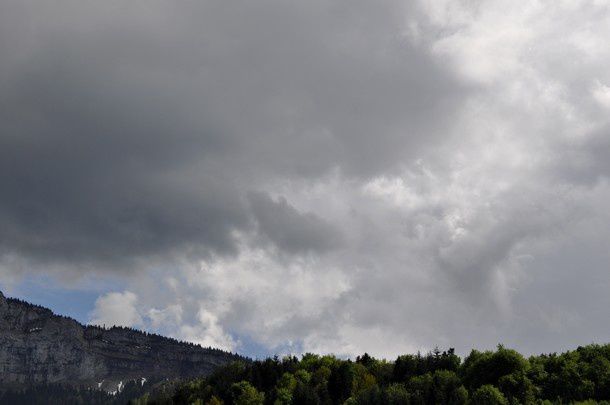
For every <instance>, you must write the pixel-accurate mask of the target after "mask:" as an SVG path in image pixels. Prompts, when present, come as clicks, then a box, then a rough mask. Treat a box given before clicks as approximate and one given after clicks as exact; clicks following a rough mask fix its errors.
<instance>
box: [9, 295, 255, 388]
mask: <svg viewBox="0 0 610 405" xmlns="http://www.w3.org/2000/svg"><path fill="white" fill-rule="evenodd" d="M240 359H241V360H243V359H244V358H242V357H240V356H238V355H235V354H232V353H228V352H224V351H221V350H218V349H212V348H202V347H201V346H198V345H194V344H191V343H185V342H179V341H177V340H175V339H170V338H166V337H162V336H159V335H154V334H148V333H145V332H141V331H137V330H134V329H130V328H122V327H112V328H108V329H107V328H102V327H98V326H85V325H82V324H80V323H78V322H77V321H75V320H74V319H71V318H67V317H64V316H59V315H55V314H54V313H53V312H52V311H51V310H49V309H47V308H44V307H41V306H38V305H33V304H30V303H27V302H25V301H21V300H18V299H14V298H6V297H5V296H4V295H3V294H2V292H0V389H6V388H19V387H27V386H34V385H39V384H51V383H60V384H64V383H65V384H69V385H82V386H88V387H95V388H104V389H107V390H112V387H117V385H118V386H119V390H120V386H121V385H122V384H123V383H122V382H123V381H129V380H141V379H148V380H160V379H167V378H169V379H173V378H186V377H194V376H199V375H207V374H209V373H211V372H212V371H213V370H214V369H216V368H217V367H219V366H221V365H224V364H227V363H230V362H233V361H235V360H240ZM141 381H144V380H141Z"/></svg>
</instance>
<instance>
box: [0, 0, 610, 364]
mask: <svg viewBox="0 0 610 405" xmlns="http://www.w3.org/2000/svg"><path fill="white" fill-rule="evenodd" d="M608 38H610V4H609V3H608V2H606V1H601V0H591V1H578V0H574V1H571V0H561V1H557V0H553V1H551V0H549V1H532V2H515V1H508V0H506V1H501V0H497V1H483V0H480V1H479V0H463V1H452V0H446V1H443V0H434V1H424V0H414V1H393V0H375V1H364V0H337V1H322V0H308V1H284V0H259V1H248V0H237V1H231V2H227V1H226V0H201V1H183V2H173V1H158V0H145V1H144V0H141V1H140V0H136V1H113V0H109V1H82V0H72V1H68V0H58V1H43V0H3V1H1V2H0V287H1V288H2V289H3V290H4V291H5V292H6V293H7V294H9V295H17V296H20V297H22V298H27V299H31V300H33V301H36V300H38V301H39V302H42V303H44V304H46V305H49V306H51V307H52V308H53V309H56V310H63V312H64V313H68V314H69V315H72V316H76V317H77V318H78V319H79V320H82V321H84V322H93V323H99V324H106V325H111V324H120V325H127V326H134V327H137V328H142V329H146V330H150V331H156V332H160V333H164V334H168V335H171V336H174V337H177V338H180V339H186V340H190V341H194V342H198V343H202V344H204V345H212V346H219V347H222V348H225V349H230V350H233V351H238V352H241V353H244V354H246V355H260V354H272V353H280V354H281V353H288V352H293V353H301V352H304V351H316V352H323V353H327V352H333V353H336V354H339V355H355V354H359V353H362V352H364V351H368V352H369V353H372V354H375V355H378V356H386V357H389V358H392V357H394V356H396V355H397V354H398V353H403V352H413V351H417V350H424V351H425V350H429V349H431V348H433V347H434V346H437V345H438V346H439V347H441V348H447V347H455V348H456V349H457V350H458V351H459V352H460V353H464V352H466V351H468V350H469V349H470V348H472V347H477V348H489V347H493V346H494V345H496V344H497V343H501V342H503V343H505V344H506V345H508V346H510V347H514V348H516V349H518V350H521V351H523V352H526V353H536V352H549V351H558V350H564V349H568V348H574V347H576V346H577V345H580V344H587V343H591V342H599V343H603V342H608V341H610V311H609V310H608V308H610V293H609V292H610V249H609V241H610V209H609V208H608V207H609V206H610V184H609V176H610V69H609V68H608V67H609V66H610V46H608Z"/></svg>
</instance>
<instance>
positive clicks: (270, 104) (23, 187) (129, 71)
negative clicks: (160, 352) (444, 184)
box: [0, 0, 464, 268]
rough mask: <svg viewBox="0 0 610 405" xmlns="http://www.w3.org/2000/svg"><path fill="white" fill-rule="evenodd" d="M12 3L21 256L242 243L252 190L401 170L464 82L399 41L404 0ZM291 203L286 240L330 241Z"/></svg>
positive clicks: (116, 255) (136, 252)
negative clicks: (283, 181)
mask: <svg viewBox="0 0 610 405" xmlns="http://www.w3.org/2000/svg"><path fill="white" fill-rule="evenodd" d="M0 8H1V9H0V12H1V13H0V14H1V16H2V17H0V19H1V21H0V25H1V26H2V41H1V42H0V54H1V55H2V58H1V60H2V62H0V66H1V68H2V69H1V71H2V73H0V79H1V81H0V88H1V93H2V95H1V96H0V104H1V105H2V112H1V113H0V131H1V137H0V171H1V174H0V186H1V190H2V199H1V200H0V229H1V231H0V244H1V249H2V251H4V252H6V253H12V254H17V255H19V256H23V257H24V258H30V259H39V260H50V261H59V262H63V263H64V264H66V265H69V264H70V263H72V262H74V263H77V264H78V263H87V262H91V263H95V264H98V265H100V266H101V265H108V266H110V267H116V268H121V267H123V268H125V267H129V265H128V264H121V262H123V261H125V260H126V261H127V263H128V262H129V260H130V259H132V258H133V259H136V258H144V259H146V258H147V257H154V256H161V257H162V256H164V255H166V254H170V253H176V252H178V253H179V252H185V251H189V252H199V254H205V252H217V253H220V254H227V253H230V252H234V251H235V244H234V241H233V239H232V236H231V232H232V231H233V230H245V229H248V228H249V227H250V225H251V220H250V219H248V215H249V213H248V208H247V205H246V204H245V203H244V197H245V196H244V194H243V190H244V189H245V188H246V186H247V187H248V189H254V190H256V189H262V190H264V189H265V187H267V184H268V183H269V181H270V180H273V179H276V178H282V177H283V178H299V177H307V178H311V179H315V178H317V177H318V176H320V175H322V174H324V173H327V172H328V171H329V170H331V169H335V168H340V169H341V171H342V172H343V173H346V174H348V175H350V176H351V175H356V176H361V175H364V176H368V175H371V174H374V173H379V172H385V171H388V170H392V169H393V168H395V167H397V166H398V165H400V164H402V162H403V161H404V160H405V159H409V158H411V157H414V156H416V154H417V153H418V151H420V150H422V148H425V147H426V145H429V143H430V142H431V141H432V140H433V139H434V138H435V137H438V136H440V134H441V130H442V128H443V127H444V125H446V122H447V120H448V118H449V117H450V116H451V114H452V111H453V110H454V109H455V105H456V102H457V98H458V95H459V94H460V93H461V92H463V91H464V89H462V87H461V86H460V85H459V83H458V82H457V81H456V80H454V79H453V78H452V77H451V75H450V74H448V73H447V72H445V71H443V69H442V68H441V67H439V66H438V65H437V64H435V63H434V61H433V59H432V58H431V57H430V55H429V54H428V53H427V51H425V50H424V49H418V48H416V47H415V46H413V45H412V44H411V43H410V42H409V41H407V40H405V39H404V38H402V37H401V36H400V33H401V29H402V24H403V14H404V13H408V12H409V10H408V9H406V8H405V7H403V6H402V5H401V4H400V2H393V1H387V2H383V3H380V4H379V5H376V6H372V5H370V4H368V3H367V2H355V3H354V2H339V3H335V4H333V5H328V4H326V3H325V2H308V3H307V4H305V3H296V2H295V3H284V2H277V1H271V0H269V1H264V2H261V3H257V4H254V3H250V2H239V3H238V4H234V5H227V4H226V3H225V2H217V1H211V2H193V3H182V4H180V5H176V4H173V5H171V4H169V3H167V2H163V1H152V2H133V3H129V4H120V3H118V2H105V3H99V4H96V5H85V4H84V3H81V2H74V1H62V2H58V3H54V4H50V3H41V2H37V1H25V2H10V1H9V2H4V3H3V4H2V5H1V6H0ZM363 15H367V16H368V17H367V18H366V19H363V18H361V16H363ZM433 116H434V117H435V118H434V119H432V118H431V117H433ZM280 173H283V174H280ZM258 207H259V211H258V214H259V215H262V211H261V210H262V209H263V208H262V205H261V204H259V205H258ZM282 210H284V211H285V213H284V215H285V218H284V219H283V220H282V221H283V223H282V222H278V223H276V224H274V226H273V230H271V229H266V232H268V233H270V234H271V235H272V236H270V237H271V239H273V238H276V237H277V235H280V234H281V233H282V232H284V233H286V234H287V235H289V236H290V238H292V239H290V240H289V241H287V242H283V243H285V247H286V248H287V249H288V250H290V251H293V252H296V251H302V250H307V249H311V248H313V249H315V250H320V249H322V246H321V243H322V242H314V241H312V239H311V237H304V238H303V239H299V237H296V233H295V230H294V227H295V226H300V225H301V223H300V222H297V223H291V222H290V221H289V220H288V218H289V217H290V216H291V215H293V214H294V213H292V214H289V213H288V211H287V210H289V208H288V207H284V206H281V205H280V211H282ZM296 217H297V216H295V218H296ZM259 219H260V218H259ZM266 221H267V222H265V220H263V222H264V223H263V228H264V227H265V226H268V220H266ZM302 222H303V223H305V221H302ZM280 226H288V227H289V229H287V230H280V229H279V227H280ZM318 227H321V226H319V225H311V226H309V228H308V229H307V230H305V231H303V232H304V233H312V234H313V233H316V232H319V230H317V228H318ZM314 228H315V229H316V230H314ZM274 232H275V233H274ZM323 239H324V240H325V241H326V242H328V238H323ZM276 242H277V241H276ZM299 243H303V244H304V245H303V246H297V245H298V244H299Z"/></svg>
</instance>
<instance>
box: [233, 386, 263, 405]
mask: <svg viewBox="0 0 610 405" xmlns="http://www.w3.org/2000/svg"><path fill="white" fill-rule="evenodd" d="M231 396H232V398H233V403H234V404H235V405H262V404H263V403H264V402H265V394H264V393H262V392H258V391H257V390H256V388H254V387H253V386H252V385H251V384H250V383H249V382H248V381H240V382H238V383H234V384H233V385H232V386H231Z"/></svg>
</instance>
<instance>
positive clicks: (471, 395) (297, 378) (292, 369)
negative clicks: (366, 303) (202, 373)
mask: <svg viewBox="0 0 610 405" xmlns="http://www.w3.org/2000/svg"><path fill="white" fill-rule="evenodd" d="M579 402H580V403H586V404H588V403H604V404H610V344H606V345H595V344H592V345H588V346H584V347H579V348H577V349H576V350H573V351H568V352H565V353H561V354H557V353H553V354H543V355H539V356H531V357H529V358H526V357H525V356H523V355H521V354H520V353H518V352H517V351H515V350H511V349H507V348H505V347H504V346H502V345H499V346H498V347H497V349H496V350H493V351H477V350H472V352H471V353H470V354H469V355H468V356H466V358H464V359H463V361H462V359H461V358H460V357H459V356H457V355H456V354H455V352H454V350H453V349H449V350H447V351H442V352H441V351H440V350H438V349H437V350H434V351H432V352H430V353H427V354H424V355H422V354H415V355H411V354H407V355H401V356H398V358H396V359H395V360H394V361H387V360H380V359H375V358H373V357H371V356H369V355H368V354H366V353H365V354H364V355H362V356H359V357H357V358H356V359H355V360H354V361H353V360H349V359H340V358H337V357H335V356H330V355H328V356H320V355H316V354H305V355H303V356H302V357H301V358H300V359H299V358H297V357H294V356H290V357H284V358H282V359H280V358H278V357H274V358H268V359H265V360H257V361H253V362H248V363H246V362H235V363H232V364H230V365H227V366H225V367H222V368H220V369H218V370H216V371H215V372H214V373H213V374H212V375H210V376H209V377H206V378H199V379H194V380H191V381H188V382H185V383H183V384H180V385H178V387H177V388H176V389H175V390H174V391H173V392H171V393H169V394H168V393H165V394H162V395H156V396H155V395H151V394H146V395H144V396H142V397H140V398H138V399H136V400H132V401H131V403H132V404H134V405H144V404H146V405H151V404H158V405H161V404H196V405H203V404H211V405H218V404H226V405H232V404H235V405H246V404H247V405H266V404H269V405H284V404H286V405H287V404H291V405H299V404H324V405H327V404H328V405H331V404H347V405H356V404H358V405H368V404H374V405H377V404H378V405H382V404H384V405H385V404H390V405H399V404H406V405H410V404H456V405H457V404H473V405H477V404H485V405H490V404H500V405H509V404H551V403H579Z"/></svg>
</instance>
